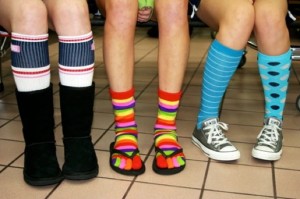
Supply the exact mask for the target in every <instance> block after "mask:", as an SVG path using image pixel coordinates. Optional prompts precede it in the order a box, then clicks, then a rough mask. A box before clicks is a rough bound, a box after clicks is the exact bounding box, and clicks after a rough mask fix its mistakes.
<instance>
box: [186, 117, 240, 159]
mask: <svg viewBox="0 0 300 199" xmlns="http://www.w3.org/2000/svg"><path fill="white" fill-rule="evenodd" d="M223 130H228V126H227V124H225V123H222V122H219V121H218V119H216V118H213V119H208V120H206V121H204V122H203V124H202V128H201V129H197V127H196V128H195V130H194V133H193V136H192V142H193V143H194V144H195V145H196V146H197V147H199V148H200V149H202V150H203V152H204V153H205V155H207V156H208V157H209V158H211V159H214V160H219V161H233V160H237V159H239V158H240V152H239V151H238V150H237V148H235V147H234V146H233V145H232V143H231V142H230V141H228V139H227V138H226V136H225V134H224V133H223Z"/></svg>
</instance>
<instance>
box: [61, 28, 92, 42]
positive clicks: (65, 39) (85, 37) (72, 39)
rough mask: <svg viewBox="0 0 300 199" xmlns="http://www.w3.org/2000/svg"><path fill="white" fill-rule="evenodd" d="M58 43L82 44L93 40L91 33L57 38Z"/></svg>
mask: <svg viewBox="0 0 300 199" xmlns="http://www.w3.org/2000/svg"><path fill="white" fill-rule="evenodd" d="M58 39H59V42H61V43H82V42H86V41H89V40H91V39H93V33H92V31H91V32H89V33H87V34H83V35H78V36H62V35H59V36H58Z"/></svg>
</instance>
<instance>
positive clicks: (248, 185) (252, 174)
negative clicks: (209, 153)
mask: <svg viewBox="0 0 300 199" xmlns="http://www.w3.org/2000/svg"><path fill="white" fill-rule="evenodd" d="M205 189H208V190H219V191H224V192H233V193H240V194H241V193H243V194H251V193H256V194H257V195H262V196H273V184H272V171H271V168H267V167H251V166H242V165H238V164H224V163H213V162H212V163H211V164H210V166H209V172H208V177H207V180H206V184H205Z"/></svg>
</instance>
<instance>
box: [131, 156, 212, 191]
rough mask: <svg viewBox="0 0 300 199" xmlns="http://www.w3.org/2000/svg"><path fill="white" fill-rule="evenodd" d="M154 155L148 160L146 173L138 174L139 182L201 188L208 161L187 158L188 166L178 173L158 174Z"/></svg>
mask: <svg viewBox="0 0 300 199" xmlns="http://www.w3.org/2000/svg"><path fill="white" fill-rule="evenodd" d="M152 161H153V157H152V156H151V157H149V158H148V159H147V161H146V170H147V171H146V173H145V174H143V175H141V176H138V177H137V179H136V181H137V182H145V183H146V182H147V183H154V184H161V185H169V186H180V187H190V188H197V189H200V188H201V187H202V183H203V180H204V175H205V170H206V165H207V163H206V162H201V161H191V160H187V162H186V168H185V169H184V170H183V171H182V172H180V173H178V174H176V175H170V176H164V175H158V174H156V173H154V172H153V171H152Z"/></svg>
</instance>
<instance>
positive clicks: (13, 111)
mask: <svg viewBox="0 0 300 199" xmlns="http://www.w3.org/2000/svg"><path fill="white" fill-rule="evenodd" d="M18 115H19V112H18V107H17V105H12V104H2V103H0V118H1V119H8V120H10V119H13V118H15V117H16V116H18Z"/></svg>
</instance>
